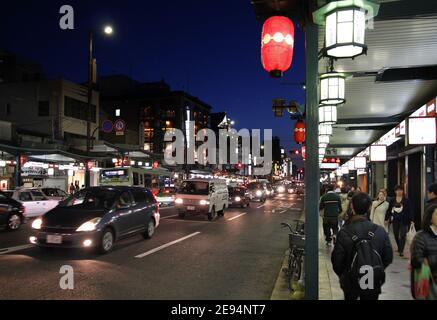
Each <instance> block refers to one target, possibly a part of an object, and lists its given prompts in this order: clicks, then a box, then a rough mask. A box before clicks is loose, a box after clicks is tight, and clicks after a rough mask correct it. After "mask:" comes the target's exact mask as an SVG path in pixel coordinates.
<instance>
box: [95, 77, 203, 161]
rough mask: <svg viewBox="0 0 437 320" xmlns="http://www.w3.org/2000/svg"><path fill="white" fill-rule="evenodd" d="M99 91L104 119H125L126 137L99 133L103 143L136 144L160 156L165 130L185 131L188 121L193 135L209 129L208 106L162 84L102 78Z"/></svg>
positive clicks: (163, 145)
mask: <svg viewBox="0 0 437 320" xmlns="http://www.w3.org/2000/svg"><path fill="white" fill-rule="evenodd" d="M99 88H100V93H101V106H102V111H103V112H104V114H105V116H106V117H107V118H108V119H110V120H113V121H115V120H116V119H122V120H124V121H125V122H126V125H127V130H128V135H127V136H126V137H117V136H114V135H111V136H106V135H105V134H102V137H103V138H104V139H105V140H110V141H111V140H112V142H114V143H128V144H139V145H143V146H144V150H145V151H150V152H152V153H154V154H163V152H164V150H165V148H166V143H165V141H164V135H165V132H166V130H169V129H180V130H183V131H184V132H185V131H186V129H187V127H186V121H187V120H190V121H194V122H195V130H196V132H197V131H198V130H200V129H203V128H209V127H210V112H211V106H210V105H208V104H207V103H205V102H203V101H201V100H200V99H199V98H197V97H194V96H192V95H190V94H189V93H187V92H184V91H172V90H171V88H170V86H169V85H168V84H167V83H165V82H164V81H160V82H152V83H141V82H138V81H135V80H132V79H130V78H129V77H127V76H123V75H116V76H107V77H101V78H100V79H99ZM129 130H131V134H130V135H129ZM135 135H136V136H135Z"/></svg>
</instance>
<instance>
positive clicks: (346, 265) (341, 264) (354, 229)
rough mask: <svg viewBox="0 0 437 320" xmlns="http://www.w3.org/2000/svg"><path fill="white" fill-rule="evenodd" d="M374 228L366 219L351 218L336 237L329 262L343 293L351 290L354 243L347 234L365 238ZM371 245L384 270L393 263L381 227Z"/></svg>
mask: <svg viewBox="0 0 437 320" xmlns="http://www.w3.org/2000/svg"><path fill="white" fill-rule="evenodd" d="M374 226H375V224H374V223H372V222H370V221H369V220H368V219H367V217H363V216H361V217H360V216H353V217H352V218H351V221H350V223H348V224H347V225H345V226H344V227H343V228H342V229H341V230H340V232H339V233H338V235H337V241H336V243H335V247H334V251H333V252H332V256H331V261H332V266H333V268H334V272H335V273H336V274H337V276H338V277H339V278H340V286H341V288H342V289H343V290H344V291H345V292H351V290H353V289H352V284H351V283H350V280H349V271H350V266H351V264H352V259H353V256H352V255H353V246H354V242H353V240H352V238H351V236H350V235H349V234H348V232H349V233H350V234H355V235H357V236H358V237H366V236H367V235H368V233H369V231H372V229H373V228H374ZM345 229H346V231H347V232H346V231H345ZM372 245H373V247H374V248H375V250H376V251H378V253H379V254H380V256H381V259H382V263H383V265H384V268H387V267H388V266H389V265H390V264H391V263H392V261H393V249H392V246H391V243H390V239H389V237H388V234H387V232H386V231H385V230H384V228H382V227H381V226H378V227H377V229H376V231H375V236H374V238H373V239H372Z"/></svg>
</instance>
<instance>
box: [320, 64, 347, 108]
mask: <svg viewBox="0 0 437 320" xmlns="http://www.w3.org/2000/svg"><path fill="white" fill-rule="evenodd" d="M345 81H346V77H345V75H344V74H342V73H337V72H333V71H332V72H328V73H325V74H323V75H321V77H320V104H322V105H337V104H342V103H345V102H346V100H345Z"/></svg>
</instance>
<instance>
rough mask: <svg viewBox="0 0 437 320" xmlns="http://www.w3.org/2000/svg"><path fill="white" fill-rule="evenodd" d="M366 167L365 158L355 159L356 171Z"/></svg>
mask: <svg viewBox="0 0 437 320" xmlns="http://www.w3.org/2000/svg"><path fill="white" fill-rule="evenodd" d="M366 167H367V159H366V157H355V168H356V169H365V168H366Z"/></svg>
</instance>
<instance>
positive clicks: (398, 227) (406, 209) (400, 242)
mask: <svg viewBox="0 0 437 320" xmlns="http://www.w3.org/2000/svg"><path fill="white" fill-rule="evenodd" d="M395 194H396V196H395V197H394V198H393V199H392V200H391V201H390V205H389V206H388V209H387V214H386V216H385V220H386V221H387V222H389V223H392V224H393V233H394V236H395V240H396V244H397V246H398V253H399V256H401V257H403V256H404V248H405V243H406V240H407V232H408V229H409V228H410V225H411V224H412V223H413V212H412V210H411V204H410V200H408V199H407V198H406V197H405V196H404V189H403V188H402V187H401V186H396V188H395Z"/></svg>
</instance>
